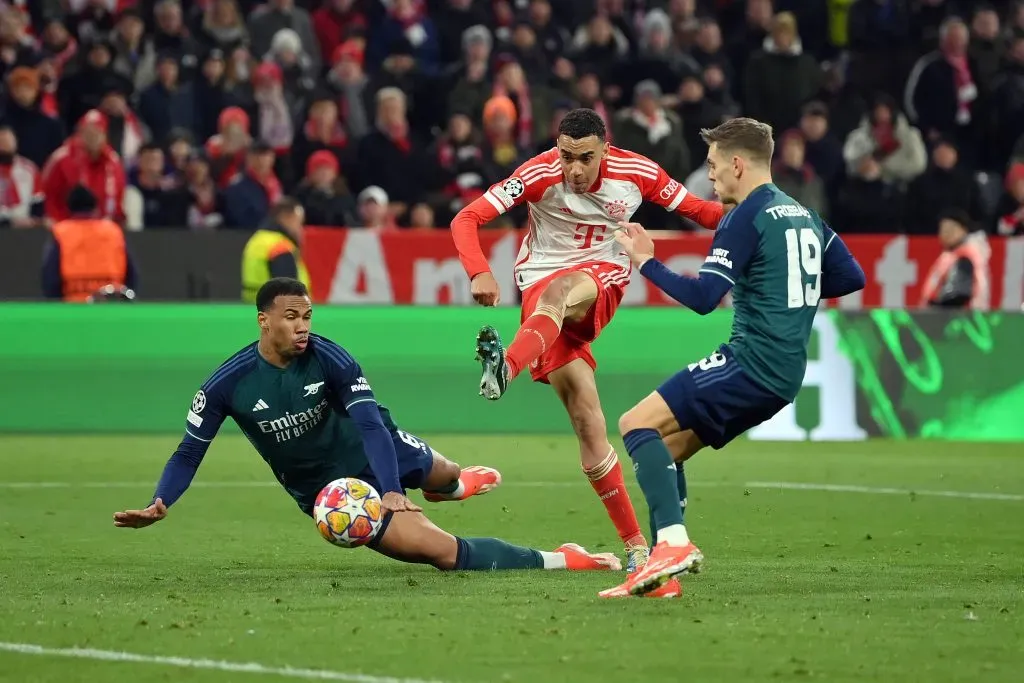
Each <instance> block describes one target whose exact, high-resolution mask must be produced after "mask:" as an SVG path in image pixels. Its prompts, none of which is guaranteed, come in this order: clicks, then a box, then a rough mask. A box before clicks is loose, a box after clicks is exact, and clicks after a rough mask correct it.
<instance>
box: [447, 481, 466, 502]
mask: <svg viewBox="0 0 1024 683" xmlns="http://www.w3.org/2000/svg"><path fill="white" fill-rule="evenodd" d="M465 492H466V485H465V484H463V483H462V479H459V485H458V486H456V487H455V490H454V491H452V492H451V493H449V494H448V497H449V498H452V499H458V498H461V497H462V494H464V493H465Z"/></svg>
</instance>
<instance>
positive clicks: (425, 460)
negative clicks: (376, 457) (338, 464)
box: [356, 429, 434, 493]
mask: <svg viewBox="0 0 1024 683" xmlns="http://www.w3.org/2000/svg"><path fill="white" fill-rule="evenodd" d="M391 438H392V440H393V441H394V442H395V454H396V455H397V456H398V481H399V483H400V484H401V485H402V488H403V489H418V488H422V486H423V482H425V481H426V480H427V477H428V476H430V470H431V468H432V467H433V466H434V451H433V450H432V449H431V448H430V446H429V445H427V442H426V441H424V440H423V439H420V438H418V437H415V436H413V435H412V434H410V433H408V432H403V431H402V430H401V429H392V430H391ZM356 478H358V479H362V480H363V481H365V482H366V483H367V484H369V485H370V486H372V487H373V488H375V489H377V493H382V491H383V490H382V489H381V486H380V482H379V481H377V477H375V476H374V475H373V470H371V469H370V466H369V465H367V466H366V469H364V470H363V471H362V472H360V473H359V474H357V475H356Z"/></svg>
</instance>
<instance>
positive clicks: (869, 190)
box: [833, 154, 904, 232]
mask: <svg viewBox="0 0 1024 683" xmlns="http://www.w3.org/2000/svg"><path fill="white" fill-rule="evenodd" d="M903 213H904V194H903V193H902V192H901V191H900V189H899V188H898V187H896V186H895V185H893V184H891V183H887V182H885V181H884V180H882V166H881V164H879V163H878V161H877V160H876V159H875V158H874V157H873V156H871V155H870V154H868V155H866V156H863V157H861V158H860V160H859V161H857V163H856V164H854V166H853V168H852V170H851V173H850V175H849V177H848V178H847V179H846V182H844V183H843V185H842V187H841V188H840V190H839V196H838V198H837V206H836V209H835V211H834V212H833V215H835V217H836V218H835V219H836V221H837V222H839V223H840V224H841V225H843V226H844V229H845V231H846V232H897V231H898V230H899V228H900V226H901V225H903Z"/></svg>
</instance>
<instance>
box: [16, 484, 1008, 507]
mask: <svg viewBox="0 0 1024 683" xmlns="http://www.w3.org/2000/svg"><path fill="white" fill-rule="evenodd" d="M152 486H153V482H150V481H81V482H71V481H8V482H2V481H0V489H70V488H77V489H135V488H151V487H152ZM277 486H278V483H277V482H275V481H197V482H193V483H192V484H191V486H190V487H189V488H211V489H217V488H227V489H244V488H276V487H277ZM505 486H511V487H513V488H515V487H522V488H570V487H576V486H580V483H579V482H574V481H505V482H502V487H505ZM691 486H692V488H693V489H694V490H699V489H701V488H748V489H782V490H790V491H825V492H831V493H869V494H876V495H891V496H909V495H911V494H914V495H918V496H934V497H940V498H962V499H968V500H1002V501H1013V502H1019V501H1024V494H1019V493H995V492H985V491H935V490H931V489H905V488H892V487H884V486H857V485H853V484H816V483H808V482H797V481H747V482H742V483H737V482H728V481H704V482H702V481H699V480H698V481H694V482H691Z"/></svg>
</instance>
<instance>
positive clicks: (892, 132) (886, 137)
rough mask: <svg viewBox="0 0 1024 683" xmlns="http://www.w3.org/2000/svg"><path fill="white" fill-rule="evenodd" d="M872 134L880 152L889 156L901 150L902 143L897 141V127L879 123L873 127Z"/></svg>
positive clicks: (890, 123)
mask: <svg viewBox="0 0 1024 683" xmlns="http://www.w3.org/2000/svg"><path fill="white" fill-rule="evenodd" d="M871 133H872V135H873V136H874V138H875V144H877V145H878V151H879V152H881V153H882V154H884V155H885V156H889V155H890V154H892V153H893V152H895V151H896V150H898V149H899V148H900V141H899V140H897V139H896V127H895V126H894V125H893V124H892V122H891V121H890V122H889V123H879V124H876V125H875V126H873V127H872V129H871Z"/></svg>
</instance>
